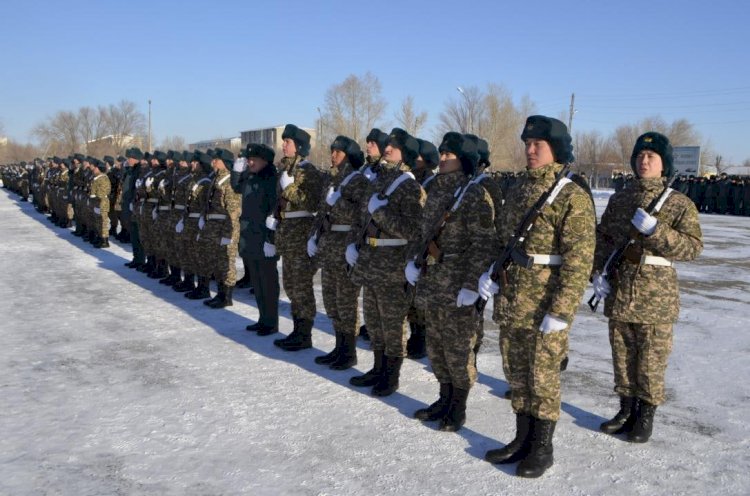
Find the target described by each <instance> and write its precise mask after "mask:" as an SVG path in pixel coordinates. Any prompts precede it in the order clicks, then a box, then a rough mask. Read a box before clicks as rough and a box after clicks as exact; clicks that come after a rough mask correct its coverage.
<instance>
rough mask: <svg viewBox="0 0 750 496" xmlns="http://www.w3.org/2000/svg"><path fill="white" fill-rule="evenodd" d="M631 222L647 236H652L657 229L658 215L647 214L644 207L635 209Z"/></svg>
mask: <svg viewBox="0 0 750 496" xmlns="http://www.w3.org/2000/svg"><path fill="white" fill-rule="evenodd" d="M630 223H631V224H633V225H634V226H635V228H636V229H638V230H639V231H640V232H641V233H643V234H645V235H646V236H651V235H652V234H654V231H656V217H654V216H653V215H649V214H647V213H646V211H645V210H643V209H642V208H639V209H638V210H636V211H635V214H634V215H633V218H632V219H630Z"/></svg>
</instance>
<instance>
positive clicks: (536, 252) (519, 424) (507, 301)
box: [478, 115, 596, 477]
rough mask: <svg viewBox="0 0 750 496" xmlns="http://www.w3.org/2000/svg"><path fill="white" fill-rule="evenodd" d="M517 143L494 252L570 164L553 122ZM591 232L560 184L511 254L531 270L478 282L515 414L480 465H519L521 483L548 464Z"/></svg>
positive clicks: (582, 197)
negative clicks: (518, 171)
mask: <svg viewBox="0 0 750 496" xmlns="http://www.w3.org/2000/svg"><path fill="white" fill-rule="evenodd" d="M521 139H522V140H523V142H524V143H525V146H526V174H525V175H524V176H523V177H520V178H518V181H517V183H516V185H515V186H514V187H513V188H511V189H509V190H508V194H507V197H506V203H505V205H504V208H503V209H502V210H501V217H502V218H501V220H500V222H497V223H496V225H498V226H500V232H499V233H498V238H499V241H500V246H501V247H504V246H505V245H506V244H507V243H508V242H509V240H510V239H511V237H512V235H513V231H514V230H515V229H516V228H517V226H518V225H519V224H521V222H522V219H523V218H524V217H525V215H526V213H527V212H528V211H529V210H530V208H531V207H532V206H533V205H534V204H535V203H536V202H537V201H538V200H539V198H540V197H541V196H542V195H544V193H545V192H547V191H551V190H552V187H553V185H554V184H555V183H556V182H557V181H558V179H560V178H558V174H559V172H560V171H561V170H562V169H563V164H566V163H570V162H572V161H573V147H572V145H571V138H570V135H569V134H568V129H567V127H566V126H565V124H563V123H562V122H560V121H559V120H557V119H553V118H550V117H545V116H541V115H534V116H531V117H529V118H528V119H527V120H526V125H525V127H524V130H523V133H522V134H521ZM566 179H567V178H566ZM595 227H596V217H595V214H594V205H593V202H592V201H591V197H590V196H589V195H588V193H587V192H586V190H584V189H583V188H582V187H581V186H579V185H578V184H576V183H575V182H574V181H571V180H570V179H567V181H566V182H565V185H564V186H563V187H562V189H561V190H560V192H559V194H558V195H557V196H556V198H555V199H554V201H553V202H552V204H549V205H546V207H544V210H543V215H540V216H539V217H538V218H537V220H536V222H535V224H534V226H533V229H532V230H531V232H529V233H527V234H526V237H525V241H524V242H523V244H522V245H521V246H519V247H517V248H516V249H517V251H518V253H517V256H518V257H525V256H529V257H533V262H532V265H531V266H530V267H529V268H525V267H521V266H519V265H515V264H513V265H511V266H510V267H509V268H508V270H507V272H506V274H505V275H506V276H507V281H506V282H505V283H503V287H502V288H500V287H499V286H498V284H496V283H495V282H493V281H492V279H491V278H490V273H489V272H485V273H484V274H483V275H482V277H481V278H480V280H479V287H478V291H479V294H480V295H481V296H482V297H483V298H488V297H489V296H491V295H492V294H496V293H498V292H499V294H498V297H496V298H495V307H494V314H493V319H494V320H495V321H496V322H497V323H498V325H499V327H500V351H501V353H502V357H503V370H504V372H505V377H506V379H507V381H508V383H509V384H510V387H511V391H512V399H511V403H512V407H513V411H514V412H515V414H516V437H515V439H513V441H511V442H510V443H508V444H507V445H506V446H505V447H503V448H501V449H495V450H490V451H488V452H487V453H486V454H485V459H486V460H487V461H489V462H491V463H513V462H517V461H520V462H521V463H520V464H519V465H518V467H517V469H516V474H517V475H519V476H521V477H539V476H541V475H542V474H544V472H545V471H546V470H547V469H548V468H549V467H551V466H552V463H553V448H552V437H553V434H554V431H555V425H556V423H557V420H558V418H559V417H560V363H561V361H562V360H563V358H564V357H565V356H566V355H567V352H568V333H569V331H570V326H571V324H572V322H573V317H574V316H575V312H576V309H577V308H578V306H579V304H580V303H581V298H582V297H583V292H584V290H585V289H586V286H587V285H588V279H589V277H590V275H591V266H592V262H593V259H594V244H595V234H594V231H595ZM501 282H502V281H501Z"/></svg>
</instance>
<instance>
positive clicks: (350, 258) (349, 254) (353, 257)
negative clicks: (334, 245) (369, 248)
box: [345, 243, 359, 267]
mask: <svg viewBox="0 0 750 496" xmlns="http://www.w3.org/2000/svg"><path fill="white" fill-rule="evenodd" d="M345 256H346V263H348V264H349V265H351V266H352V267H354V265H355V264H356V263H357V259H358V258H359V250H357V247H356V246H355V245H354V243H352V244H350V245H349V246H347V247H346V255H345Z"/></svg>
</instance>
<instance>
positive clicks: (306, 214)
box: [281, 210, 315, 219]
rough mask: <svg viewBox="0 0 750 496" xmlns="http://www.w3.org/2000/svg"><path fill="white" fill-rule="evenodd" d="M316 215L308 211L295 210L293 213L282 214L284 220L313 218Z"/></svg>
mask: <svg viewBox="0 0 750 496" xmlns="http://www.w3.org/2000/svg"><path fill="white" fill-rule="evenodd" d="M313 216H315V214H314V213H312V212H308V211H307V210H295V211H293V212H281V218H282V219H297V218H300V217H313Z"/></svg>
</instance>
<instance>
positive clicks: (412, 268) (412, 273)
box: [404, 260, 421, 286]
mask: <svg viewBox="0 0 750 496" xmlns="http://www.w3.org/2000/svg"><path fill="white" fill-rule="evenodd" d="M404 275H405V276H406V280H407V281H409V284H411V285H412V286H416V285H417V281H419V276H420V275H421V274H420V272H419V269H418V268H417V264H415V263H414V260H409V263H408V264H406V268H405V269H404Z"/></svg>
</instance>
